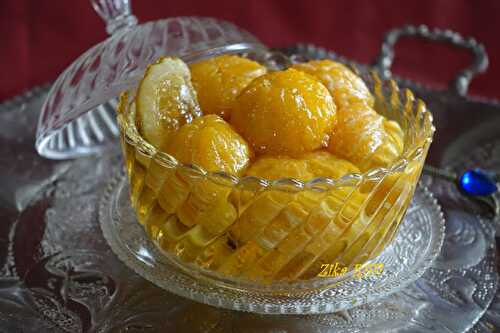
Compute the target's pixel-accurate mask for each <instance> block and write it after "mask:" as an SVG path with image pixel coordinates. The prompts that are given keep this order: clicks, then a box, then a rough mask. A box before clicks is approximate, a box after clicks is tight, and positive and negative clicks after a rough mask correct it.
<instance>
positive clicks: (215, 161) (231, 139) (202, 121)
mask: <svg viewBox="0 0 500 333" xmlns="http://www.w3.org/2000/svg"><path fill="white" fill-rule="evenodd" d="M166 152H167V153H169V154H171V155H172V156H174V157H175V158H177V159H178V160H179V161H181V162H183V163H192V164H196V165H198V166H201V167H203V168H205V169H206V170H208V171H225V172H229V173H232V174H235V175H237V174H240V173H241V172H243V171H244V170H245V168H246V167H247V165H248V163H249V161H250V158H251V156H252V152H251V150H250V148H249V147H248V145H247V143H246V142H245V140H243V138H242V137H241V136H240V135H239V134H238V133H236V132H235V131H234V130H233V129H232V127H231V126H230V125H229V124H228V123H227V122H225V121H224V120H223V119H222V118H220V117H219V116H217V115H206V116H202V117H198V118H195V119H194V120H193V122H192V123H189V124H185V125H184V126H182V127H181V128H180V129H179V131H177V132H176V133H174V135H173V136H172V139H171V140H170V141H169V142H168V144H167V146H166Z"/></svg>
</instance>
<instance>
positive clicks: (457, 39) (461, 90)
mask: <svg viewBox="0 0 500 333" xmlns="http://www.w3.org/2000/svg"><path fill="white" fill-rule="evenodd" d="M400 37H417V38H421V39H425V40H430V41H436V42H441V43H447V44H451V45H453V46H455V47H461V48H464V49H467V50H469V51H470V52H472V53H473V55H474V61H473V62H472V64H471V65H470V66H469V67H467V68H465V69H464V70H462V71H460V72H459V73H458V74H457V75H456V76H455V78H454V79H453V80H452V81H451V82H450V83H449V84H448V86H449V89H450V90H451V91H453V92H455V93H456V94H458V95H461V96H465V95H466V94H467V90H468V88H469V84H470V82H471V80H472V79H473V78H474V76H476V75H477V74H479V73H483V72H484V71H486V69H487V68H488V55H487V54H486V50H485V48H484V46H483V45H482V44H480V43H478V42H477V41H476V40H475V39H474V38H471V37H468V38H465V37H462V36H461V35H460V34H459V33H457V32H454V31H451V30H440V29H433V30H430V29H429V28H428V27H427V26H425V25H420V26H413V25H407V26H404V27H400V28H395V29H392V30H390V31H388V32H387V33H386V34H385V36H384V41H383V42H382V47H381V49H380V53H379V55H378V57H377V59H376V61H375V64H374V65H375V67H376V68H378V69H379V70H380V72H381V73H382V75H383V76H384V77H385V78H389V77H390V76H391V75H392V73H391V66H392V63H393V61H394V46H395V44H396V43H397V41H398V40H399V38H400Z"/></svg>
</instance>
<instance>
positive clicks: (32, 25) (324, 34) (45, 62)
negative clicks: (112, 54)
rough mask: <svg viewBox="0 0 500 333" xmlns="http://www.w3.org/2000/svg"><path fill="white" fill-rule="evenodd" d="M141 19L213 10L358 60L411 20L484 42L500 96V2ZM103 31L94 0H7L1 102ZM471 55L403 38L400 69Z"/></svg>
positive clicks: (197, 7) (436, 76)
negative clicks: (389, 31) (390, 31)
mask: <svg viewBox="0 0 500 333" xmlns="http://www.w3.org/2000/svg"><path fill="white" fill-rule="evenodd" d="M132 8H133V12H134V14H135V15H136V16H137V17H138V18H139V20H140V21H148V20H155V19H159V18H164V17H170V16H185V15H199V16H213V17H218V18H222V19H226V20H229V21H232V22H234V23H236V24H237V25H239V26H241V27H243V28H245V29H247V30H249V31H250V32H252V33H254V34H255V35H256V36H257V37H259V38H260V39H261V40H262V41H263V42H265V43H266V44H268V45H270V46H286V45H290V44H292V43H296V42H311V43H314V44H317V45H320V46H324V47H326V48H328V49H331V50H334V51H335V52H337V53H339V54H341V55H345V56H347V57H350V58H353V59H355V60H358V61H361V62H371V61H372V60H373V59H374V58H375V56H376V55H377V53H378V50H379V45H380V42H381V40H382V36H383V33H384V32H385V31H387V30H388V29H391V28H393V27H397V26H402V25H404V24H422V23H423V24H427V25H429V26H430V27H439V28H449V29H453V30H456V31H458V32H460V33H461V34H463V35H465V36H473V37H475V38H476V39H477V40H479V41H480V42H482V43H484V44H485V46H486V49H487V51H488V54H489V56H490V68H489V69H488V72H487V73H486V74H483V75H481V76H479V77H478V78H477V79H475V80H474V82H473V84H472V86H471V93H472V94H475V95H482V96H486V97H490V98H497V99H500V89H499V88H498V87H497V86H498V83H497V80H498V77H499V76H500V40H499V33H500V2H499V1H497V0H484V1H458V0H421V1H401V0H399V1H396V0H390V1H389V0H380V1H371V0H350V1H319V0H303V1H291V0H288V1H235V0H230V1H229V0H228V1H216V0H207V1H195V0H182V1H179V0H176V1H171V0H165V1H160V0H135V1H133V3H132ZM105 37H106V33H105V30H104V24H103V22H102V21H101V19H100V18H99V17H98V16H97V14H96V13H94V11H93V9H92V7H91V6H90V1H88V0H50V1H49V0H38V1H36V0H0V100H3V99H6V98H8V97H11V96H13V95H15V94H18V93H20V92H22V91H23V90H26V89H29V88H30V87H32V86H34V85H38V84H42V83H45V82H48V81H51V80H54V79H55V78H56V77H57V75H58V74H59V73H60V72H61V71H62V70H63V69H64V68H65V67H66V66H68V65H69V64H70V63H71V62H72V61H73V60H74V59H75V58H76V57H77V56H78V55H79V54H80V53H82V52H83V51H85V50H86V49H88V48H89V47H90V46H92V45H93V44H96V43H98V42H99V41H101V40H103V39H104V38H105ZM470 61H471V59H470V55H469V54H468V53H467V52H465V51H460V50H458V51H457V50H456V49H449V48H447V47H445V46H442V45H435V44H433V43H423V42H415V41H411V40H402V41H401V43H399V44H398V47H397V57H396V62H395V67H394V72H396V73H397V74H399V75H402V76H405V77H409V78H412V79H415V80H419V81H422V82H425V83H427V84H430V85H432V86H434V87H445V86H446V82H447V81H448V80H450V79H451V78H452V77H453V75H454V73H455V72H456V71H457V70H459V69H460V68H462V67H464V66H466V65H467V64H468V63H469V62H470Z"/></svg>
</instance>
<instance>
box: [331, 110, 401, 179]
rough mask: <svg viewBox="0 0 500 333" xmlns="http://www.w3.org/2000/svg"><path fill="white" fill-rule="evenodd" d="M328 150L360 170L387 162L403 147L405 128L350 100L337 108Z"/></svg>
mask: <svg viewBox="0 0 500 333" xmlns="http://www.w3.org/2000/svg"><path fill="white" fill-rule="evenodd" d="M328 150H329V151H330V152H332V153H334V154H335V155H337V156H340V157H343V158H345V159H347V160H349V161H351V162H352V163H354V164H356V165H357V166H358V167H359V168H360V169H361V170H368V169H370V168H373V167H380V166H388V165H389V164H390V163H391V162H393V161H394V160H396V159H397V158H398V156H399V155H400V154H401V153H402V151H403V132H402V131H401V128H400V127H399V125H398V124H397V123H396V122H394V121H390V120H388V119H386V118H384V117H383V116H381V115H380V114H378V113H377V112H376V111H375V110H373V109H372V108H370V107H369V106H367V105H366V104H361V103H358V104H356V103H355V104H351V105H350V106H344V107H342V108H341V109H340V110H339V112H338V124H337V127H336V128H335V130H334V131H333V133H332V135H331V137H330V142H329V145H328Z"/></svg>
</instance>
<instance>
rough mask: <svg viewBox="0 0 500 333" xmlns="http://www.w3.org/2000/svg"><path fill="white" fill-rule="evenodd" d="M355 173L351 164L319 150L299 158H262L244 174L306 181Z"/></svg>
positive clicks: (355, 169) (356, 170) (357, 170)
mask: <svg viewBox="0 0 500 333" xmlns="http://www.w3.org/2000/svg"><path fill="white" fill-rule="evenodd" d="M355 172H359V169H358V168H357V167H356V166H355V165H353V164H352V163H351V162H349V161H346V160H343V159H341V158H338V157H336V156H335V155H333V154H331V153H329V152H327V151H324V150H320V151H315V152H312V153H307V154H304V155H303V156H301V157H300V158H289V157H269V156H263V157H261V158H259V159H258V160H257V161H255V162H254V163H253V164H252V165H251V166H250V167H249V168H248V171H247V173H246V174H247V175H249V176H257V177H262V178H266V179H269V180H276V179H280V178H295V179H299V180H302V181H308V180H311V179H312V178H314V177H328V178H334V179H335V178H340V177H342V176H343V175H345V174H348V173H355Z"/></svg>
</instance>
